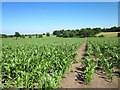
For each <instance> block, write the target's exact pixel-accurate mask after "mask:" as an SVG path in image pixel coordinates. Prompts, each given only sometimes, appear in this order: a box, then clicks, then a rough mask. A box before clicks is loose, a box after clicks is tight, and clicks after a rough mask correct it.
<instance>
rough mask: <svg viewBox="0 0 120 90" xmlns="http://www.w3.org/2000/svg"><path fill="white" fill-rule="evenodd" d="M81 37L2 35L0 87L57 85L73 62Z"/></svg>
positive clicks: (48, 86)
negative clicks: (17, 36)
mask: <svg viewBox="0 0 120 90" xmlns="http://www.w3.org/2000/svg"><path fill="white" fill-rule="evenodd" d="M84 41H85V39H84V38H83V39H80V38H68V39H65V38H42V39H40V38H31V39H18V40H15V39H13V38H12V39H3V43H2V64H1V75H2V80H1V81H2V83H1V85H2V87H5V88H10V87H14V88H32V87H36V88H58V85H59V83H60V81H61V79H62V76H63V74H64V73H65V71H66V69H68V68H69V67H70V66H71V64H72V63H75V62H76V59H75V57H76V55H77V54H76V53H74V51H75V50H76V49H77V48H78V47H79V46H80V45H81V44H82V43H83V42H84Z"/></svg>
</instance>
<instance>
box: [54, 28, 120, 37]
mask: <svg viewBox="0 0 120 90" xmlns="http://www.w3.org/2000/svg"><path fill="white" fill-rule="evenodd" d="M100 32H120V27H111V28H103V29H102V28H82V29H76V30H70V29H68V30H64V29H62V30H55V31H53V34H54V35H56V36H57V37H64V38H67V37H81V38H83V37H94V36H95V35H96V34H98V33H100Z"/></svg>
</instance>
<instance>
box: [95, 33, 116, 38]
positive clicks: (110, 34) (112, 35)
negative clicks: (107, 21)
mask: <svg viewBox="0 0 120 90" xmlns="http://www.w3.org/2000/svg"><path fill="white" fill-rule="evenodd" d="M117 33H118V32H102V33H99V34H97V35H96V36H99V35H104V37H116V36H117Z"/></svg>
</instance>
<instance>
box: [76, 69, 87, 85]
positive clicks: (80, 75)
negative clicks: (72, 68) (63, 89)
mask: <svg viewBox="0 0 120 90" xmlns="http://www.w3.org/2000/svg"><path fill="white" fill-rule="evenodd" d="M76 70H77V71H76V73H77V75H76V77H77V79H76V80H75V81H77V82H78V83H79V84H84V79H85V73H84V70H85V69H84V67H81V68H80V67H76Z"/></svg>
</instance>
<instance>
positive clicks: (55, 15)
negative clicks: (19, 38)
mask: <svg viewBox="0 0 120 90" xmlns="http://www.w3.org/2000/svg"><path fill="white" fill-rule="evenodd" d="M2 24H3V27H2V33H6V34H14V32H16V31H18V32H20V33H21V34H36V33H37V34H42V33H46V32H50V33H52V32H53V31H54V30H60V29H80V28H86V27H91V28H93V27H101V28H103V27H112V26H118V3H117V2H3V3H2Z"/></svg>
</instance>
